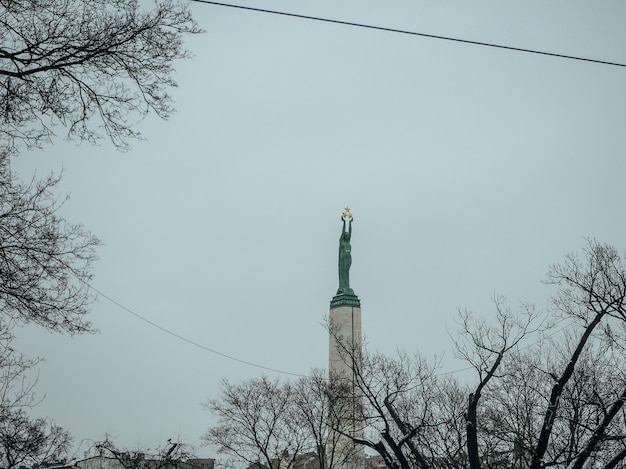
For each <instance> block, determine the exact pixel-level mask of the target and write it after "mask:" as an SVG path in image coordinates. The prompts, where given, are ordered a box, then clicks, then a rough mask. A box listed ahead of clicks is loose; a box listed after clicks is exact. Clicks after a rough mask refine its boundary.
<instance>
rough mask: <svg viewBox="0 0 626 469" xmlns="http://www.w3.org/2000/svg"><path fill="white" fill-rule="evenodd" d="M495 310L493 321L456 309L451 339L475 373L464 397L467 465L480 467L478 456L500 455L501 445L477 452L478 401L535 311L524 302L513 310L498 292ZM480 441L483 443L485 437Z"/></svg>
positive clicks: (530, 329)
mask: <svg viewBox="0 0 626 469" xmlns="http://www.w3.org/2000/svg"><path fill="white" fill-rule="evenodd" d="M493 302H494V304H495V310H496V322H495V325H492V324H491V323H488V322H487V321H485V320H484V319H483V318H480V317H477V316H475V315H473V314H472V313H471V312H469V311H467V310H462V311H460V312H459V318H460V325H461V329H460V334H459V338H458V340H457V341H456V342H455V348H456V350H457V354H458V355H459V356H460V357H461V358H463V359H464V360H466V361H467V362H469V363H470V364H471V366H472V368H474V370H475V371H476V373H477V374H478V384H477V385H476V387H475V388H474V389H473V390H472V392H471V393H470V394H469V397H468V404H467V412H466V414H465V419H466V421H467V426H466V428H467V455H468V463H469V467H470V469H480V468H481V460H483V461H484V460H485V459H487V455H488V454H490V455H491V459H492V460H494V459H495V460H498V459H499V458H500V456H499V453H500V452H502V451H504V449H501V448H499V447H498V446H497V445H496V446H492V445H490V444H488V445H487V446H488V447H489V450H488V451H485V448H483V451H482V455H481V454H480V453H481V451H480V448H479V438H478V431H479V428H478V405H479V403H480V400H481V397H482V395H483V392H484V390H485V388H486V386H487V385H488V384H489V382H490V381H491V380H492V379H493V378H495V377H497V373H498V368H499V367H500V365H501V364H502V361H503V359H505V357H506V355H507V354H508V353H509V352H510V351H511V350H513V349H514V348H515V347H517V345H518V344H519V342H520V341H521V340H523V339H524V338H526V337H527V336H528V334H529V333H531V332H533V331H534V329H533V327H534V324H535V323H536V322H537V319H538V318H539V314H538V313H537V312H536V311H535V309H534V308H533V307H532V306H531V305H528V304H524V305H522V311H521V312H520V313H519V314H514V313H513V312H512V311H511V310H510V309H509V308H508V307H507V306H506V304H505V299H504V298H503V297H502V296H497V295H495V296H494V297H493ZM484 443H487V442H486V441H485V442H484Z"/></svg>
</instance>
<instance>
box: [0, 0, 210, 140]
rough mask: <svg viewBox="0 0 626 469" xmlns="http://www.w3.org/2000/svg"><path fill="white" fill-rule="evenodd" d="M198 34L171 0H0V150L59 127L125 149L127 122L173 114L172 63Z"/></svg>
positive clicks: (132, 133) (130, 133) (46, 136)
mask: <svg viewBox="0 0 626 469" xmlns="http://www.w3.org/2000/svg"><path fill="white" fill-rule="evenodd" d="M198 32H200V29H199V28H198V27H197V25H196V23H195V22H194V20H193V18H192V17H191V14H190V12H189V10H188V8H187V6H186V5H184V4H182V3H178V2H175V1H174V0H157V1H156V2H155V5H154V7H153V9H152V10H148V11H146V10H144V9H143V8H142V7H141V6H140V4H139V2H138V1H137V0H1V1H0V102H2V105H0V149H2V147H4V148H5V149H8V150H11V151H15V150H16V148H17V146H18V144H19V143H20V142H21V143H23V144H24V145H25V146H26V147H34V146H39V145H40V144H41V143H43V142H48V141H50V139H51V136H52V135H54V130H53V129H54V128H55V127H57V126H61V127H63V128H65V129H67V134H68V137H69V138H71V139H75V140H78V141H83V140H84V141H89V142H92V143H93V142H96V141H97V140H99V139H100V138H102V136H103V135H106V136H108V137H109V138H110V140H111V141H112V142H113V144H114V145H115V146H116V147H118V148H120V149H122V150H123V149H126V148H127V147H128V141H129V140H130V139H136V138H138V137H140V134H139V133H138V132H137V131H136V130H133V121H137V120H138V119H140V118H142V117H143V116H145V115H146V114H147V113H148V112H150V111H153V112H155V113H156V114H157V115H158V116H160V117H162V118H167V117H169V116H170V115H171V113H172V111H173V108H172V100H171V97H170V95H169V94H168V89H169V88H171V87H173V86H176V82H175V81H174V79H173V78H172V75H173V66H172V63H173V61H174V60H176V59H182V58H186V57H189V53H188V52H187V51H186V50H185V49H184V48H183V35H185V34H193V33H198Z"/></svg>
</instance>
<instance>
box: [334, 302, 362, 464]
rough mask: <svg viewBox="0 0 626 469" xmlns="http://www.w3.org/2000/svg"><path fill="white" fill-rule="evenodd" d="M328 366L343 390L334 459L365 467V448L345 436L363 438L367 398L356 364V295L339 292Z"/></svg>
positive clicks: (358, 340) (358, 355)
mask: <svg viewBox="0 0 626 469" xmlns="http://www.w3.org/2000/svg"><path fill="white" fill-rule="evenodd" d="M329 328H330V337H329V350H328V370H329V378H330V380H331V386H332V387H334V388H335V391H336V392H338V394H340V396H339V397H338V398H337V400H336V404H335V405H337V406H338V407H339V409H338V412H339V414H340V415H341V418H340V422H337V424H338V425H339V426H340V427H341V429H342V433H344V434H343V435H341V434H335V435H334V436H333V437H332V438H331V440H332V441H333V442H334V451H333V453H334V458H333V459H334V463H335V464H336V467H339V468H341V469H363V468H364V467H365V448H364V447H361V446H356V445H354V443H353V442H352V440H351V439H350V438H349V437H347V436H345V434H348V435H350V436H354V437H358V438H363V419H362V416H361V414H362V408H363V398H362V396H361V391H360V390H359V388H358V386H357V385H356V374H355V367H358V366H360V363H361V342H362V335H361V307H360V302H359V299H358V298H357V296H356V295H350V296H347V295H337V296H335V297H334V298H333V300H332V301H331V306H330V313H329Z"/></svg>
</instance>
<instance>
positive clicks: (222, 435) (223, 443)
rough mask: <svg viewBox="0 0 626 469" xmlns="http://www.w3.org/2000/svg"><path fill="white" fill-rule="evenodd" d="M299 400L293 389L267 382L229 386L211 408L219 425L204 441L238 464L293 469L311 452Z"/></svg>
mask: <svg viewBox="0 0 626 469" xmlns="http://www.w3.org/2000/svg"><path fill="white" fill-rule="evenodd" d="M294 399H295V392H294V389H293V387H292V386H291V384H289V383H281V382H279V381H278V380H270V379H269V378H267V377H261V378H258V379H252V380H249V381H244V382H242V383H241V384H237V385H235V384H231V383H229V382H228V381H223V382H222V390H221V395H220V397H219V398H218V399H210V400H209V401H208V402H207V403H206V405H205V407H206V408H207V409H208V410H209V411H211V413H212V414H213V415H214V416H215V417H217V425H216V426H215V427H212V428H210V429H209V430H208V431H207V433H206V434H205V435H204V437H203V440H204V441H205V443H206V444H208V445H212V446H215V447H216V448H217V452H218V454H223V455H226V456H227V457H229V458H231V460H230V462H231V463H233V464H237V463H240V462H245V463H247V464H261V465H263V466H264V467H266V468H268V469H279V468H282V467H289V466H290V465H291V464H292V463H293V461H294V459H295V457H296V456H297V455H298V454H299V453H301V452H302V451H303V450H309V449H310V448H309V447H307V442H309V441H310V439H308V438H307V436H308V429H307V428H305V427H303V426H302V425H301V420H299V419H298V417H297V416H296V414H295V411H294V405H293V404H294Z"/></svg>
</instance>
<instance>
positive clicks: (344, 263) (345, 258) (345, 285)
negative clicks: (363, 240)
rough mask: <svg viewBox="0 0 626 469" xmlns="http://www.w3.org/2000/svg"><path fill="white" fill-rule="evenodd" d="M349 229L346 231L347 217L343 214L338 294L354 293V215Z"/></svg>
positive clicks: (350, 217)
mask: <svg viewBox="0 0 626 469" xmlns="http://www.w3.org/2000/svg"><path fill="white" fill-rule="evenodd" d="M349 220H350V221H349V222H348V231H346V219H345V218H344V217H343V216H342V217H341V221H342V222H343V228H342V229H341V237H340V238H339V290H337V294H338V295H341V294H344V295H354V292H353V291H352V289H351V288H350V265H352V252H351V250H352V248H351V246H350V237H351V236H352V216H351V215H350V216H349Z"/></svg>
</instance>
